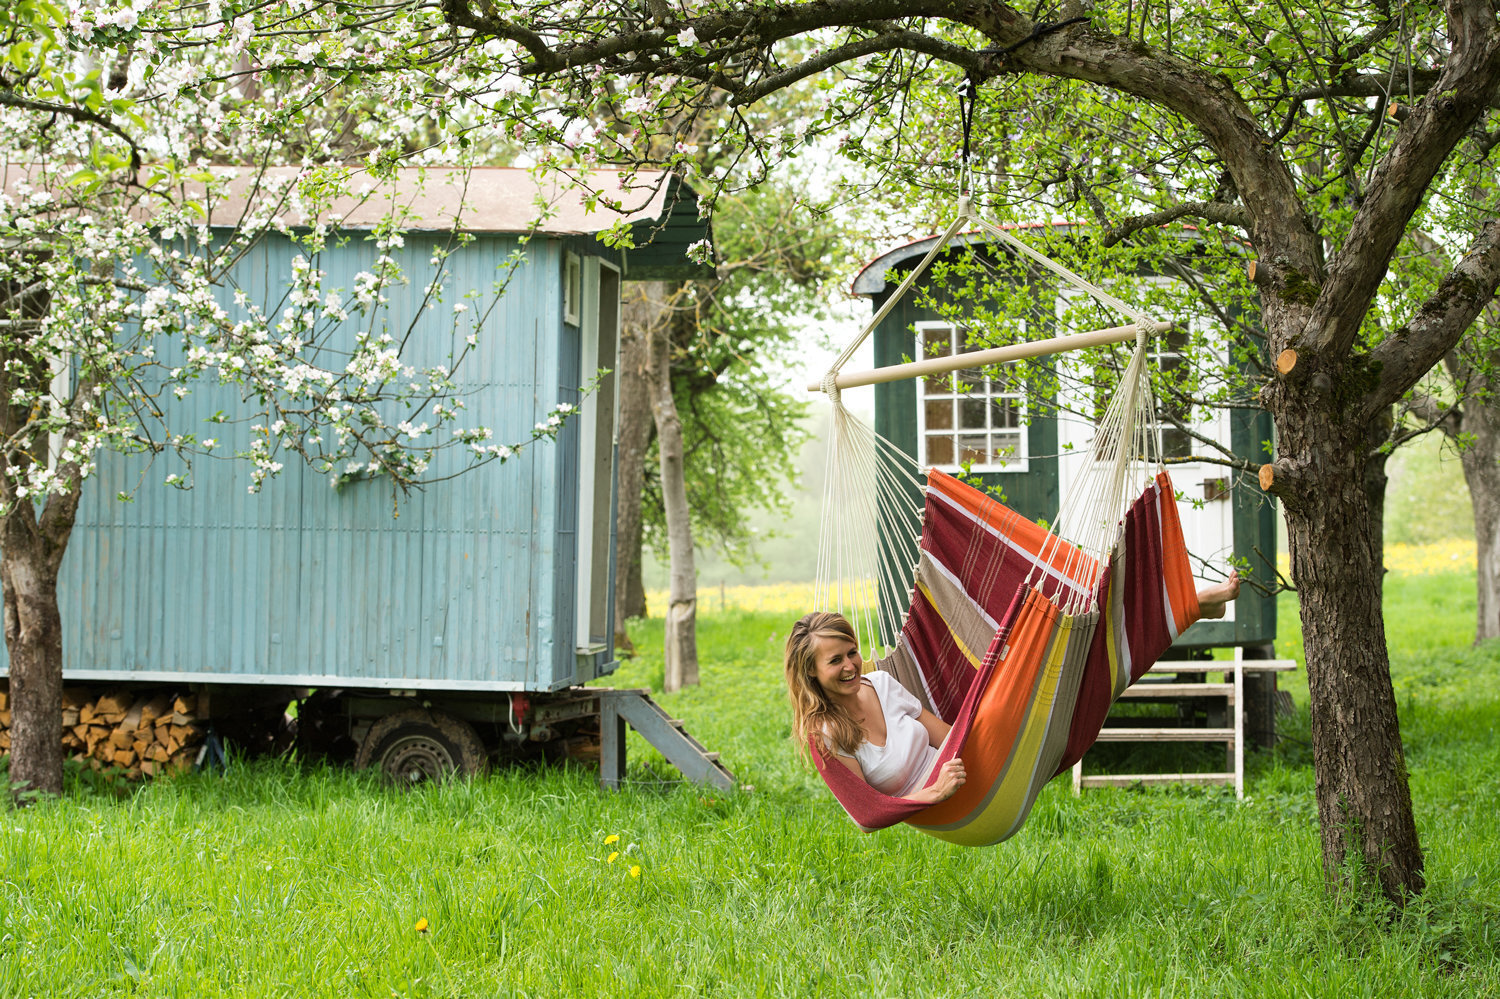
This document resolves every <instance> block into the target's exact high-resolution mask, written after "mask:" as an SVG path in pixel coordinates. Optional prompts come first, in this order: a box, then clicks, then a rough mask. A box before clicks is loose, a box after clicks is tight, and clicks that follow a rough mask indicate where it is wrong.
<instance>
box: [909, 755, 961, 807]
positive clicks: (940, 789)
mask: <svg viewBox="0 0 1500 999" xmlns="http://www.w3.org/2000/svg"><path fill="white" fill-rule="evenodd" d="M965 779H966V776H965V774H964V761H963V760H961V759H959V758H958V757H956V756H955V757H954V758H953V759H951V760H949V761H948V762H947V763H944V764H943V765H942V766H941V767H939V768H938V775H937V780H935V781H933V782H932V783H931V784H929V785H928V786H926V787H924V788H922V790H920V791H918V792H917V793H916V794H914V795H912V796H911V800H912V801H920V802H923V803H924V804H928V805H935V804H937V803H938V802H940V801H947V800H948V799H949V798H951V797H953V795H954V793H955V792H957V791H958V789H959V788H961V787H963V786H964V780H965Z"/></svg>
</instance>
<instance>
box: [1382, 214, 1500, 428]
mask: <svg viewBox="0 0 1500 999" xmlns="http://www.w3.org/2000/svg"><path fill="white" fill-rule="evenodd" d="M1496 288H1500V219H1495V220H1491V221H1490V222H1489V223H1488V224H1486V225H1485V226H1484V228H1482V229H1481V230H1480V231H1479V238H1478V239H1476V240H1475V241H1474V243H1473V244H1472V245H1471V246H1470V247H1469V249H1468V252H1466V253H1465V254H1464V256H1463V259H1462V260H1460V261H1459V262H1458V264H1457V266H1455V267H1454V268H1453V270H1452V271H1450V272H1449V273H1448V276H1447V277H1445V278H1443V281H1442V283H1441V284H1440V285H1438V288H1437V291H1435V292H1434V293H1433V295H1432V297H1431V298H1429V299H1428V300H1427V301H1426V302H1423V303H1422V306H1421V308H1419V309H1418V310H1417V314H1416V316H1415V318H1413V319H1412V321H1411V322H1409V323H1407V324H1406V325H1405V326H1403V327H1402V328H1401V329H1398V330H1396V331H1395V332H1394V333H1392V334H1391V335H1390V336H1388V337H1386V339H1385V340H1383V341H1381V342H1380V343H1379V344H1378V345H1376V347H1375V349H1374V350H1372V351H1371V352H1370V362H1371V368H1372V370H1375V371H1378V372H1379V382H1378V383H1377V385H1376V387H1375V389H1374V391H1372V392H1370V393H1369V394H1368V395H1366V396H1365V397H1364V398H1363V399H1362V400H1361V401H1360V411H1361V418H1362V419H1370V418H1373V417H1374V415H1375V414H1376V413H1378V412H1380V411H1381V410H1382V409H1384V408H1385V407H1387V406H1389V405H1391V404H1392V403H1394V402H1395V401H1396V400H1397V399H1399V398H1401V396H1402V395H1403V394H1404V393H1405V392H1406V391H1407V390H1408V389H1410V388H1411V387H1412V386H1413V385H1415V384H1416V383H1417V379H1419V378H1421V377H1422V375H1424V374H1426V373H1427V372H1428V371H1429V370H1430V369H1431V368H1432V366H1433V365H1435V364H1437V363H1438V362H1439V361H1440V360H1442V358H1443V355H1444V354H1446V353H1447V352H1448V351H1450V350H1452V349H1453V346H1454V345H1455V344H1457V343H1458V341H1459V340H1460V339H1462V338H1463V335H1464V333H1465V332H1467V331H1468V329H1469V327H1470V326H1471V325H1473V323H1474V320H1475V319H1476V318H1477V317H1478V316H1479V313H1480V312H1481V311H1483V309H1484V307H1485V306H1486V305H1488V304H1489V303H1490V302H1491V300H1493V299H1494V297H1495V289H1496Z"/></svg>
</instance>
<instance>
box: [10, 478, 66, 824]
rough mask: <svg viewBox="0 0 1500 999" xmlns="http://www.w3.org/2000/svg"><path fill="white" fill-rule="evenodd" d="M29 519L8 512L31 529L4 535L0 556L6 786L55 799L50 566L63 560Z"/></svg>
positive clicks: (58, 774) (57, 639)
mask: <svg viewBox="0 0 1500 999" xmlns="http://www.w3.org/2000/svg"><path fill="white" fill-rule="evenodd" d="M22 502H23V503H24V502H25V501H24V500H23V501H22ZM30 514H31V510H30V509H29V508H21V509H14V510H12V512H11V514H10V516H9V517H8V518H7V521H14V520H23V521H27V522H29V523H28V524H27V525H25V526H29V527H31V528H32V529H31V530H25V529H22V530H15V529H8V530H6V531H5V535H4V550H3V552H0V586H3V592H4V601H5V604H4V606H5V647H6V651H7V652H8V653H9V656H10V708H11V729H10V780H11V783H12V785H13V789H14V790H15V791H41V792H45V793H49V794H61V793H62V772H63V750H62V738H61V735H62V730H61V725H62V720H61V719H62V686H63V683H62V616H61V614H59V613H58V609H57V564H58V563H59V562H60V561H61V557H62V556H61V552H60V551H58V552H55V553H54V552H49V551H48V550H47V549H48V547H50V546H49V545H48V544H47V542H46V541H45V539H44V538H43V537H42V536H41V535H40V534H38V533H37V531H36V530H35V520H34V518H32V517H31V515H30ZM6 526H7V528H10V527H11V525H10V524H9V523H7V525H6ZM64 544H66V539H65V540H64ZM54 555H55V557H53V556H54Z"/></svg>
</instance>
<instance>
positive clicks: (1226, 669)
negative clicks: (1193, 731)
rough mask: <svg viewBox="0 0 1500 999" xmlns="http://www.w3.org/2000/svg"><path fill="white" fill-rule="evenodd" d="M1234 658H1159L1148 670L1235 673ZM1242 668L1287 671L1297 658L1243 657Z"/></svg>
mask: <svg viewBox="0 0 1500 999" xmlns="http://www.w3.org/2000/svg"><path fill="white" fill-rule="evenodd" d="M1234 667H1235V662H1234V660H1232V659H1193V660H1180V661H1179V660H1160V659H1159V660H1157V661H1156V662H1155V663H1154V664H1153V665H1152V667H1151V668H1150V669H1149V670H1147V671H1146V675H1147V676H1149V675H1151V674H1153V673H1155V674H1161V673H1233V672H1234ZM1239 667H1240V669H1242V670H1244V671H1245V672H1246V673H1287V672H1291V671H1293V670H1295V669H1296V668H1297V660H1295V659H1241V660H1240V661H1239Z"/></svg>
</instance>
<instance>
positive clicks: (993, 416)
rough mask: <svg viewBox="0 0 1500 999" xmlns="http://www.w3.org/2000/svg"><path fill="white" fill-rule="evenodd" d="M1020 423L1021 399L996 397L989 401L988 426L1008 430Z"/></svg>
mask: <svg viewBox="0 0 1500 999" xmlns="http://www.w3.org/2000/svg"><path fill="white" fill-rule="evenodd" d="M1020 425H1021V400H1020V399H996V400H995V401H993V402H992V403H990V426H991V427H993V428H995V429H996V430H1010V429H1013V428H1015V427H1019V426H1020Z"/></svg>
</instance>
